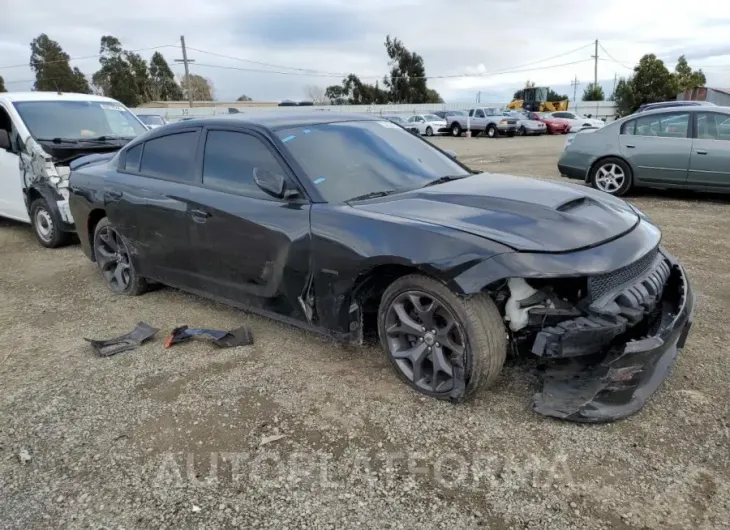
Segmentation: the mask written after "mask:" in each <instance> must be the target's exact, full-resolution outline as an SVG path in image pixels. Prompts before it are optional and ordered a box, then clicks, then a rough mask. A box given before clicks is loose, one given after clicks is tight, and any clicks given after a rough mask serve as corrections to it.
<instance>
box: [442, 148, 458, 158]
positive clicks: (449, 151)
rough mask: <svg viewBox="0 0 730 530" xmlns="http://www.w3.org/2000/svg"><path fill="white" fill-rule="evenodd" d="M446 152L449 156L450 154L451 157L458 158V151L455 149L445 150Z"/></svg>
mask: <svg viewBox="0 0 730 530" xmlns="http://www.w3.org/2000/svg"><path fill="white" fill-rule="evenodd" d="M444 153H446V154H447V155H449V156H450V157H451V158H453V159H454V160H456V153H455V152H454V151H451V150H447V151H444Z"/></svg>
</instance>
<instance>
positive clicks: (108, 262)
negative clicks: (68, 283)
mask: <svg viewBox="0 0 730 530" xmlns="http://www.w3.org/2000/svg"><path fill="white" fill-rule="evenodd" d="M94 257H95V258H96V263H97V265H98V266H99V270H100V271H101V276H102V278H104V281H105V282H106V285H107V287H108V288H109V290H111V291H112V292H114V293H117V294H125V295H128V296H138V295H140V294H142V293H144V292H145V291H147V281H146V280H145V279H144V278H142V277H140V276H139V275H138V274H137V271H135V270H134V264H133V263H132V260H131V259H130V258H131V256H130V253H129V250H128V249H127V244H126V243H125V242H124V239H122V236H121V235H120V234H119V232H117V231H116V229H115V228H114V227H113V226H112V225H111V223H110V222H109V219H108V218H106V217H105V218H103V219H102V220H101V221H99V224H97V225H96V229H95V230H94Z"/></svg>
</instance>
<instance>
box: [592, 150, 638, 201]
mask: <svg viewBox="0 0 730 530" xmlns="http://www.w3.org/2000/svg"><path fill="white" fill-rule="evenodd" d="M590 180H591V185H592V186H593V187H594V188H596V189H598V190H601V191H605V192H606V193H610V194H611V195H616V196H617V197H620V196H622V195H625V194H626V192H628V191H629V190H630V189H631V184H632V175H631V168H630V167H629V165H628V164H627V163H626V162H624V161H623V160H621V159H620V158H614V157H609V158H605V159H603V160H601V161H600V162H598V163H597V164H596V166H595V167H594V168H593V172H592V173H591V179H590Z"/></svg>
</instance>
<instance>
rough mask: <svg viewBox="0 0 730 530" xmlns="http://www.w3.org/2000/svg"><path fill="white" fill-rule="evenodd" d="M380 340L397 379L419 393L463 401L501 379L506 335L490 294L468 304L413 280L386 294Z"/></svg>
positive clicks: (435, 285)
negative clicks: (499, 376) (498, 378)
mask: <svg viewBox="0 0 730 530" xmlns="http://www.w3.org/2000/svg"><path fill="white" fill-rule="evenodd" d="M378 334H379V336H380V343H381V345H382V346H383V349H384V350H385V352H386V354H387V356H388V359H389V360H390V363H391V365H392V366H393V368H394V369H395V371H396V373H397V375H398V377H399V378H400V379H402V380H403V381H404V382H406V383H407V384H408V385H409V386H410V387H412V388H413V389H415V390H417V391H418V392H420V393H422V394H425V395H427V396H430V397H435V398H439V399H450V400H451V401H455V402H458V401H463V400H465V399H468V398H469V397H471V396H473V395H474V394H476V393H477V391H478V390H480V389H482V388H484V387H486V386H488V385H489V384H491V383H492V382H493V381H494V380H496V378H497V377H498V375H499V373H500V371H501V369H502V365H503V364H504V360H505V356H506V351H507V334H506V331H505V328H504V322H503V320H502V317H501V315H500V313H499V310H498V309H497V306H496V305H495V304H494V302H493V301H492V300H491V298H489V296H488V295H486V294H478V295H473V296H471V297H468V298H465V297H460V296H458V295H456V294H455V293H453V292H452V291H451V290H450V289H449V288H448V287H446V285H444V284H443V283H441V282H439V281H437V280H434V279H433V278H429V277H427V276H422V275H419V274H411V275H408V276H404V277H402V278H399V279H397V280H396V281H394V282H393V283H392V284H391V285H390V286H389V287H388V288H387V289H386V290H385V293H383V297H382V299H381V302H380V309H379V311H378Z"/></svg>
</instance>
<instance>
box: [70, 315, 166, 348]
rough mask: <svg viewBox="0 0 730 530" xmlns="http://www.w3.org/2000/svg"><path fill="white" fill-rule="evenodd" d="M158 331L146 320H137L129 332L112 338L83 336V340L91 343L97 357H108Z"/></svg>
mask: <svg viewBox="0 0 730 530" xmlns="http://www.w3.org/2000/svg"><path fill="white" fill-rule="evenodd" d="M158 331H160V330H159V329H157V328H153V327H152V326H150V325H149V324H147V323H146V322H139V323H137V327H135V328H134V329H133V330H132V331H130V332H129V333H125V334H124V335H121V336H119V337H116V338H113V339H106V340H97V339H87V338H84V340H85V341H87V342H89V343H90V344H91V346H92V347H93V348H94V351H95V352H96V354H97V355H99V357H110V356H112V355H116V354H117V353H121V352H124V351H128V350H133V349H135V348H136V347H137V346H139V345H140V344H142V343H143V342H145V341H147V340H149V339H151V338H152V337H154V336H155V335H156V334H157V332H158Z"/></svg>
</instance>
